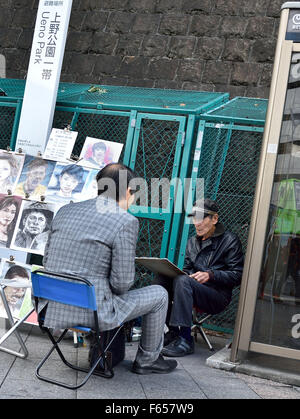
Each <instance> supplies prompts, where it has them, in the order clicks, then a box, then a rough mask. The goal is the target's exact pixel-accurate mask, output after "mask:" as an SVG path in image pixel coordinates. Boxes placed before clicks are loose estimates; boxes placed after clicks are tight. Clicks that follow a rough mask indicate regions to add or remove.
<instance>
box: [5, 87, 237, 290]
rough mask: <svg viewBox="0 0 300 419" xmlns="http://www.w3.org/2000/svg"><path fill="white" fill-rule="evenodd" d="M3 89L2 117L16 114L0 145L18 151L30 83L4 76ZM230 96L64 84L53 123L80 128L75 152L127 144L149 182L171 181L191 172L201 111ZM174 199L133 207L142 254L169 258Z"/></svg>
mask: <svg viewBox="0 0 300 419" xmlns="http://www.w3.org/2000/svg"><path fill="white" fill-rule="evenodd" d="M0 87H1V88H2V89H3V90H4V91H5V92H6V94H7V96H4V97H0V117H1V115H3V121H4V115H7V120H8V119H9V118H10V119H9V121H10V123H8V122H5V121H4V122H3V124H2V125H0V126H1V127H2V126H3V130H2V131H1V132H0V146H1V147H2V148H5V147H7V146H9V145H10V147H11V148H12V149H13V150H14V147H15V142H16V135H17V128H18V122H19V118H20V110H21V106H22V100H23V95H24V89H25V81H24V80H14V79H0ZM228 98H229V95H228V94H227V93H215V92H197V91H176V90H167V89H166V90H164V89H147V88H135V87H120V86H90V85H85V84H71V83H60V85H59V88H58V95H57V103H56V109H55V114H54V122H53V127H55V128H65V127H66V126H68V125H70V126H71V128H72V129H73V130H75V131H78V136H77V140H76V143H75V146H74V149H73V154H74V155H75V156H78V155H79V154H80V152H81V149H82V146H83V143H84V140H85V138H86V136H90V137H95V138H102V139H104V140H109V141H116V142H121V143H123V144H124V147H123V151H122V155H121V157H120V161H123V162H124V163H125V164H127V165H129V166H130V167H131V168H133V169H134V170H135V171H136V172H137V174H138V175H139V176H141V177H143V178H145V179H146V180H147V181H148V183H150V179H152V178H157V179H158V180H160V179H162V178H166V179H168V180H171V179H172V178H177V177H186V176H187V175H188V167H189V158H188V156H189V154H190V149H191V147H192V144H193V142H194V139H195V136H196V129H197V126H198V120H199V117H200V115H201V114H203V113H205V112H207V111H209V110H212V109H214V108H216V107H217V106H219V105H221V104H222V103H225V102H227V101H228ZM1 120H2V118H1ZM0 129H1V128H0ZM174 200H175V190H173V189H172V188H171V189H170V192H169V197H168V205H167V206H165V207H164V206H163V205H162V202H160V201H159V200H158V203H157V205H156V206H155V207H152V206H151V205H152V202H151V196H149V204H148V205H146V206H144V207H141V206H138V207H137V206H136V207H133V208H132V209H131V211H132V212H133V213H134V214H135V215H136V216H137V217H138V218H139V220H140V234H139V240H138V244H137V253H138V255H144V256H161V257H163V256H167V254H168V246H169V237H170V232H171V226H172V225H174V221H173V209H174V205H175V203H174ZM151 279H152V275H151V274H150V273H149V272H145V271H143V270H142V269H138V270H137V281H136V286H141V285H145V284H146V283H149V282H150V281H151Z"/></svg>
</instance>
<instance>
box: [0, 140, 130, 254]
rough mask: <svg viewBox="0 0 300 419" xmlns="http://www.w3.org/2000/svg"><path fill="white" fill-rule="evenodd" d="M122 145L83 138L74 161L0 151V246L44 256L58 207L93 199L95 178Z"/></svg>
mask: <svg viewBox="0 0 300 419" xmlns="http://www.w3.org/2000/svg"><path fill="white" fill-rule="evenodd" d="M122 147H123V144H120V143H115V142H111V141H104V140H99V139H96V138H91V137H87V138H86V141H85V143H84V145H83V148H82V152H81V155H80V158H79V160H78V162H74V161H71V159H70V163H69V164H68V163H66V162H59V161H53V160H46V159H44V158H42V157H34V156H30V155H24V154H21V153H16V152H7V151H5V150H0V247H7V248H11V249H15V250H21V251H22V250H23V251H25V252H28V253H33V254H39V255H43V254H44V250H45V245H46V242H47V238H48V234H49V226H50V224H51V221H52V219H53V217H54V216H55V214H56V212H57V211H58V210H59V208H61V207H62V206H63V205H66V204H69V203H70V202H79V201H84V200H87V199H92V198H95V197H96V196H97V183H96V174H97V172H98V171H99V170H100V169H101V168H103V167H104V166H105V165H107V164H109V163H111V162H117V161H118V160H119V157H120V155H121V152H122Z"/></svg>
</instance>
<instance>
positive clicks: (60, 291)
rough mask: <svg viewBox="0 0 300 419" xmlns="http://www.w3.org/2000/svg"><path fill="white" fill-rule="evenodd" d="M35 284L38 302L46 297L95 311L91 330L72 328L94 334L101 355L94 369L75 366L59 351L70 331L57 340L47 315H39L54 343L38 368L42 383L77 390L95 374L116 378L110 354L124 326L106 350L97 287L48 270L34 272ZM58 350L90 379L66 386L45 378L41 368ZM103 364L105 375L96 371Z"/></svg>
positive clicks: (33, 281)
mask: <svg viewBox="0 0 300 419" xmlns="http://www.w3.org/2000/svg"><path fill="white" fill-rule="evenodd" d="M31 282H32V290H33V295H34V298H35V301H36V303H38V299H39V298H44V299H46V300H51V301H56V302H58V303H63V304H68V305H72V306H76V307H81V308H85V309H88V310H91V311H93V313H94V324H93V325H91V327H83V326H81V325H74V326H72V327H70V329H76V330H79V331H81V332H86V333H89V332H93V334H94V336H95V345H96V346H97V347H98V351H97V353H99V356H98V357H97V358H96V360H95V361H94V363H93V365H92V366H91V368H89V369H87V368H81V367H78V366H77V365H73V364H71V363H70V362H68V361H67V360H66V359H65V357H64V355H63V353H62V351H61V349H60V348H59V346H58V345H59V343H60V342H61V341H62V339H63V338H64V336H65V335H66V333H67V331H68V330H69V328H68V329H65V330H64V331H63V332H62V334H61V335H60V336H59V337H58V338H57V340H56V339H55V338H54V336H53V334H52V333H51V331H50V330H49V328H48V327H45V326H44V324H43V323H44V322H43V320H44V319H43V316H42V314H41V313H40V314H39V316H38V321H39V326H40V328H41V330H42V331H43V332H45V333H46V334H47V335H48V337H49V339H50V341H51V342H52V347H51V349H50V351H49V352H48V353H47V354H46V356H45V357H44V358H43V359H42V361H41V362H40V363H39V365H38V366H37V369H36V376H37V378H39V379H40V380H43V381H46V382H48V383H52V384H56V385H59V386H61V387H65V388H68V389H72V390H75V389H77V388H79V387H82V386H83V385H84V384H85V383H86V382H87V380H88V379H89V378H90V376H91V375H92V374H95V375H98V376H101V377H105V378H112V377H113V376H114V373H113V369H112V367H111V365H110V364H109V362H108V356H107V351H108V349H109V347H110V345H111V343H112V341H113V340H114V339H115V337H116V335H117V334H118V333H119V331H120V330H121V328H122V327H123V325H120V326H119V328H117V330H116V332H115V333H114V334H113V336H112V337H111V339H110V340H109V342H108V343H107V345H106V347H105V348H104V347H103V344H102V341H101V337H100V330H99V323H98V314H97V302H96V296H95V288H94V286H93V284H92V283H91V282H90V281H88V280H86V279H83V278H79V277H76V276H72V275H61V274H56V273H54V272H49V271H45V270H38V271H35V272H32V274H31ZM54 350H56V351H57V353H58V355H59V356H60V358H61V360H62V361H63V363H64V364H65V365H67V366H68V367H70V368H73V369H75V370H77V371H81V372H85V373H86V376H85V378H84V380H83V381H82V382H81V383H79V384H77V385H69V384H66V383H63V382H61V381H57V380H54V379H52V378H49V377H45V376H42V375H41V374H40V369H41V367H42V366H43V365H44V363H45V362H46V361H47V360H48V358H49V357H50V355H51V354H52V352H53V351H54ZM99 363H101V367H103V370H104V371H103V372H101V371H99V370H96V367H97V365H98V364H99Z"/></svg>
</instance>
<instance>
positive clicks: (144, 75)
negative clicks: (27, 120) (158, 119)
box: [0, 0, 283, 98]
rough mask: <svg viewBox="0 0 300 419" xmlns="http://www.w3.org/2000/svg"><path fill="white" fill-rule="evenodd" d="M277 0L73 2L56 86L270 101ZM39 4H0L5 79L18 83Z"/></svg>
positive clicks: (7, 0)
mask: <svg viewBox="0 0 300 419" xmlns="http://www.w3.org/2000/svg"><path fill="white" fill-rule="evenodd" d="M282 3H283V0H280V1H279V0H73V9H72V14H71V21H70V26H69V33H68V38H67V45H66V52H65V58H64V63H63V69H62V75H61V81H67V82H78V83H93V84H107V85H111V84H113V85H123V86H124V85H128V86H138V87H141V86H144V87H158V88H171V89H173V88H174V89H196V90H202V91H223V92H229V93H230V94H231V97H235V96H250V97H262V98H264V97H268V94H269V87H270V80H271V75H272V66H273V59H274V54H275V46H276V39H277V32H278V27H279V16H280V7H281V5H282ZM37 7H38V1H37V0H0V10H1V12H0V54H3V55H4V56H5V59H6V77H8V78H24V77H26V72H27V68H28V62H29V54H30V47H31V42H32V36H33V29H34V24H35V18H36V12H37Z"/></svg>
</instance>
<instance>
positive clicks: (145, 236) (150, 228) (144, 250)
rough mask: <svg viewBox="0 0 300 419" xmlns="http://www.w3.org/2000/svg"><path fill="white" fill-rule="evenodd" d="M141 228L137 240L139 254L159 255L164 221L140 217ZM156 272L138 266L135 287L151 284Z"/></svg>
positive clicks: (137, 252)
mask: <svg viewBox="0 0 300 419" xmlns="http://www.w3.org/2000/svg"><path fill="white" fill-rule="evenodd" d="M139 222H140V230H139V237H138V242H137V249H136V255H137V256H153V257H159V255H160V247H161V241H162V234H163V229H164V221H159V220H151V219H147V218H139ZM153 279H154V274H153V273H152V272H150V271H149V270H148V269H146V268H144V267H142V266H136V281H135V285H134V287H135V288H140V287H142V286H145V285H149V284H151V281H152V280H153Z"/></svg>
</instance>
